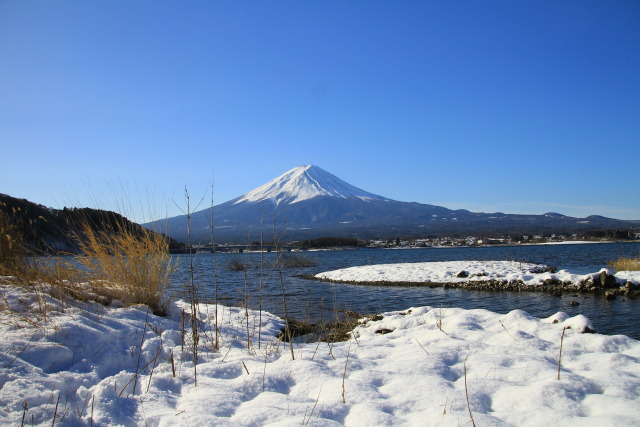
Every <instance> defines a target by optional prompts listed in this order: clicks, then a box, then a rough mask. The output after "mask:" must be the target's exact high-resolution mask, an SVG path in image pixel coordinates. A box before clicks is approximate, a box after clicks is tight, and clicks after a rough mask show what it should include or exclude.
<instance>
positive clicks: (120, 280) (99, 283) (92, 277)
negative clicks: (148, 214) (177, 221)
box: [77, 223, 172, 313]
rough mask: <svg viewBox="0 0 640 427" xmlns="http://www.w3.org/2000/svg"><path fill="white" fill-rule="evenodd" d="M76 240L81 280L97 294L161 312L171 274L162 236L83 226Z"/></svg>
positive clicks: (121, 229)
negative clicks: (97, 229)
mask: <svg viewBox="0 0 640 427" xmlns="http://www.w3.org/2000/svg"><path fill="white" fill-rule="evenodd" d="M77 240H78V245H79V247H80V250H81V252H82V255H81V256H79V257H78V258H77V260H78V262H79V264H80V268H79V274H80V277H81V279H82V280H84V281H86V282H88V284H89V285H90V286H91V287H92V289H93V290H94V291H95V292H96V293H98V294H101V295H107V296H110V297H113V298H117V299H119V300H121V301H122V302H123V303H125V304H146V305H148V306H149V307H150V308H151V309H152V310H153V311H154V312H155V313H163V312H164V309H165V305H166V303H167V301H166V296H165V288H166V286H167V284H168V282H169V276H170V275H171V271H172V264H171V260H170V256H169V242H168V240H167V238H166V237H165V236H163V235H161V234H157V233H154V232H152V231H149V230H145V229H137V230H135V231H134V230H132V229H130V228H129V227H121V228H120V229H119V230H117V231H116V230H109V231H102V230H101V231H96V230H95V229H94V228H93V227H91V226H90V225H89V224H88V223H85V224H84V225H83V226H82V231H81V233H79V234H78V239H77Z"/></svg>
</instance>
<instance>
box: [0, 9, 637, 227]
mask: <svg viewBox="0 0 640 427" xmlns="http://www.w3.org/2000/svg"><path fill="white" fill-rule="evenodd" d="M0 149H1V150H0V158H1V162H0V192H2V193H7V194H9V195H12V196H15V197H21V198H27V199H29V200H32V201H34V202H37V203H41V204H44V205H48V206H53V207H62V206H64V205H67V206H72V205H77V204H81V205H89V206H90V205H96V204H99V205H100V206H95V207H104V208H112V206H113V203H114V201H113V197H114V196H113V194H112V193H117V194H116V195H115V198H116V202H118V203H120V204H122V198H121V195H122V194H124V195H125V197H126V198H129V199H130V201H131V202H132V204H133V206H134V208H133V210H134V211H135V212H134V213H129V215H130V216H134V217H136V218H142V217H143V216H144V215H147V214H148V213H145V214H142V213H140V211H138V207H137V206H148V205H154V204H155V203H160V205H164V206H165V208H164V212H162V213H161V214H160V216H162V215H165V214H168V215H170V216H173V215H176V214H179V213H180V212H179V211H178V210H177V208H176V207H175V206H174V204H173V201H176V202H177V203H179V204H181V203H182V192H183V189H184V187H185V185H186V186H187V187H188V189H189V190H190V192H191V193H192V194H193V195H194V196H193V197H194V198H199V197H201V195H203V194H205V193H208V192H210V188H211V187H210V183H211V181H212V177H215V178H213V179H214V182H215V183H214V192H215V199H216V203H222V202H225V201H227V200H229V199H232V198H234V197H237V196H239V195H241V194H243V193H245V192H247V191H249V190H251V189H253V188H255V187H257V186H259V185H262V184H264V183H266V182H267V181H268V180H270V179H272V178H275V177H276V176H278V175H280V174H282V173H284V172H285V171H287V170H289V169H291V168H293V167H295V166H298V165H303V164H316V165H318V166H320V167H322V168H323V169H325V170H327V171H329V172H331V173H333V174H334V175H337V176H338V177H340V178H342V179H344V180H345V181H347V182H349V183H351V184H353V185H355V186H357V187H360V188H362V189H364V190H366V191H369V192H372V193H376V194H380V195H383V196H385V197H389V198H392V199H396V200H401V201H416V202H422V203H431V204H436V205H441V206H445V207H448V208H465V209H469V210H472V211H484V212H494V211H501V212H506V213H544V212H548V211H554V212H560V213H563V214H567V215H573V216H580V217H582V216H587V215H592V214H600V215H605V216H610V217H614V218H621V219H640V167H639V165H640V2H638V1H637V0H629V1H622V0H619V1H618V0H613V1H600V0H598V1H589V0H576V1H563V0H553V1H511V0H509V1H498V0H496V1H493V0H492V1H463V0H461V1H408V0H407V1H375V0H374V1H370V0H368V1H357V0H354V1H278V0H274V1H250V2H249V1H235V0H234V1H195V0H193V1H182V2H179V1H161V0H136V1H129V0H127V1H125V0H122V1H120V0H109V1H80V0H78V1H62V0H60V1H56V0H33V1H24V0H0ZM209 198H210V196H207V200H208V199H209ZM118 199H120V200H118ZM207 203H208V202H207ZM161 210H162V209H161ZM154 215H158V213H157V211H156V213H155V214H154Z"/></svg>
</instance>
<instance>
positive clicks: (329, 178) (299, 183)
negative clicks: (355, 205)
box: [234, 165, 388, 205]
mask: <svg viewBox="0 0 640 427" xmlns="http://www.w3.org/2000/svg"><path fill="white" fill-rule="evenodd" d="M317 196H331V197H338V198H341V199H355V198H357V199H361V200H372V199H375V200H388V199H386V198H385V197H382V196H378V195H375V194H372V193H368V192H366V191H364V190H361V189H359V188H357V187H354V186H353V185H351V184H349V183H347V182H345V181H343V180H341V179H340V178H338V177H336V176H335V175H332V174H330V173H329V172H327V171H325V170H323V169H322V168H319V167H318V166H314V165H306V166H298V167H295V168H293V169H291V170H290V171H288V172H285V173H284V174H282V175H280V176H279V177H277V178H275V179H273V180H271V181H269V182H268V183H266V184H264V185H263V186H261V187H258V188H256V189H255V190H252V191H250V192H248V193H246V194H245V195H243V196H241V197H240V198H238V200H236V201H235V203H234V204H238V203H243V202H258V201H262V200H271V201H272V202H273V203H274V204H276V205H278V204H280V203H283V202H284V203H288V204H293V203H297V202H301V201H303V200H308V199H312V198H314V197H317Z"/></svg>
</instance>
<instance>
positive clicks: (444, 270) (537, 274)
mask: <svg viewBox="0 0 640 427" xmlns="http://www.w3.org/2000/svg"><path fill="white" fill-rule="evenodd" d="M546 270H547V266H546V265H540V264H529V263H522V262H516V261H445V262H416V263H398V264H377V265H364V266H358V267H349V268H343V269H340V270H333V271H326V272H323V273H318V274H316V276H315V277H316V278H318V279H328V280H334V281H345V282H413V283H424V282H433V283H463V282H485V281H499V282H505V283H509V282H521V283H523V284H525V285H531V286H536V285H542V284H543V283H544V282H545V280H548V279H551V280H553V281H558V282H563V283H565V284H566V283H573V284H578V283H580V282H584V281H586V280H593V279H594V278H596V277H598V276H599V275H600V273H601V272H603V271H605V272H607V274H612V275H613V274H614V271H613V270H609V269H602V270H600V271H597V272H594V273H588V274H575V273H571V272H570V271H568V270H560V271H558V272H556V273H551V272H548V271H546ZM615 278H616V280H617V282H618V283H619V284H620V285H621V286H622V285H624V284H625V283H627V282H631V283H633V284H634V285H638V284H640V272H638V271H621V272H618V273H615Z"/></svg>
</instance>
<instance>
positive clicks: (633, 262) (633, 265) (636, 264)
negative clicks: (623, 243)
mask: <svg viewBox="0 0 640 427" xmlns="http://www.w3.org/2000/svg"><path fill="white" fill-rule="evenodd" d="M609 267H611V268H613V269H615V270H616V271H640V257H637V258H625V257H621V258H618V259H617V260H615V261H611V262H610V263H609Z"/></svg>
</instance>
